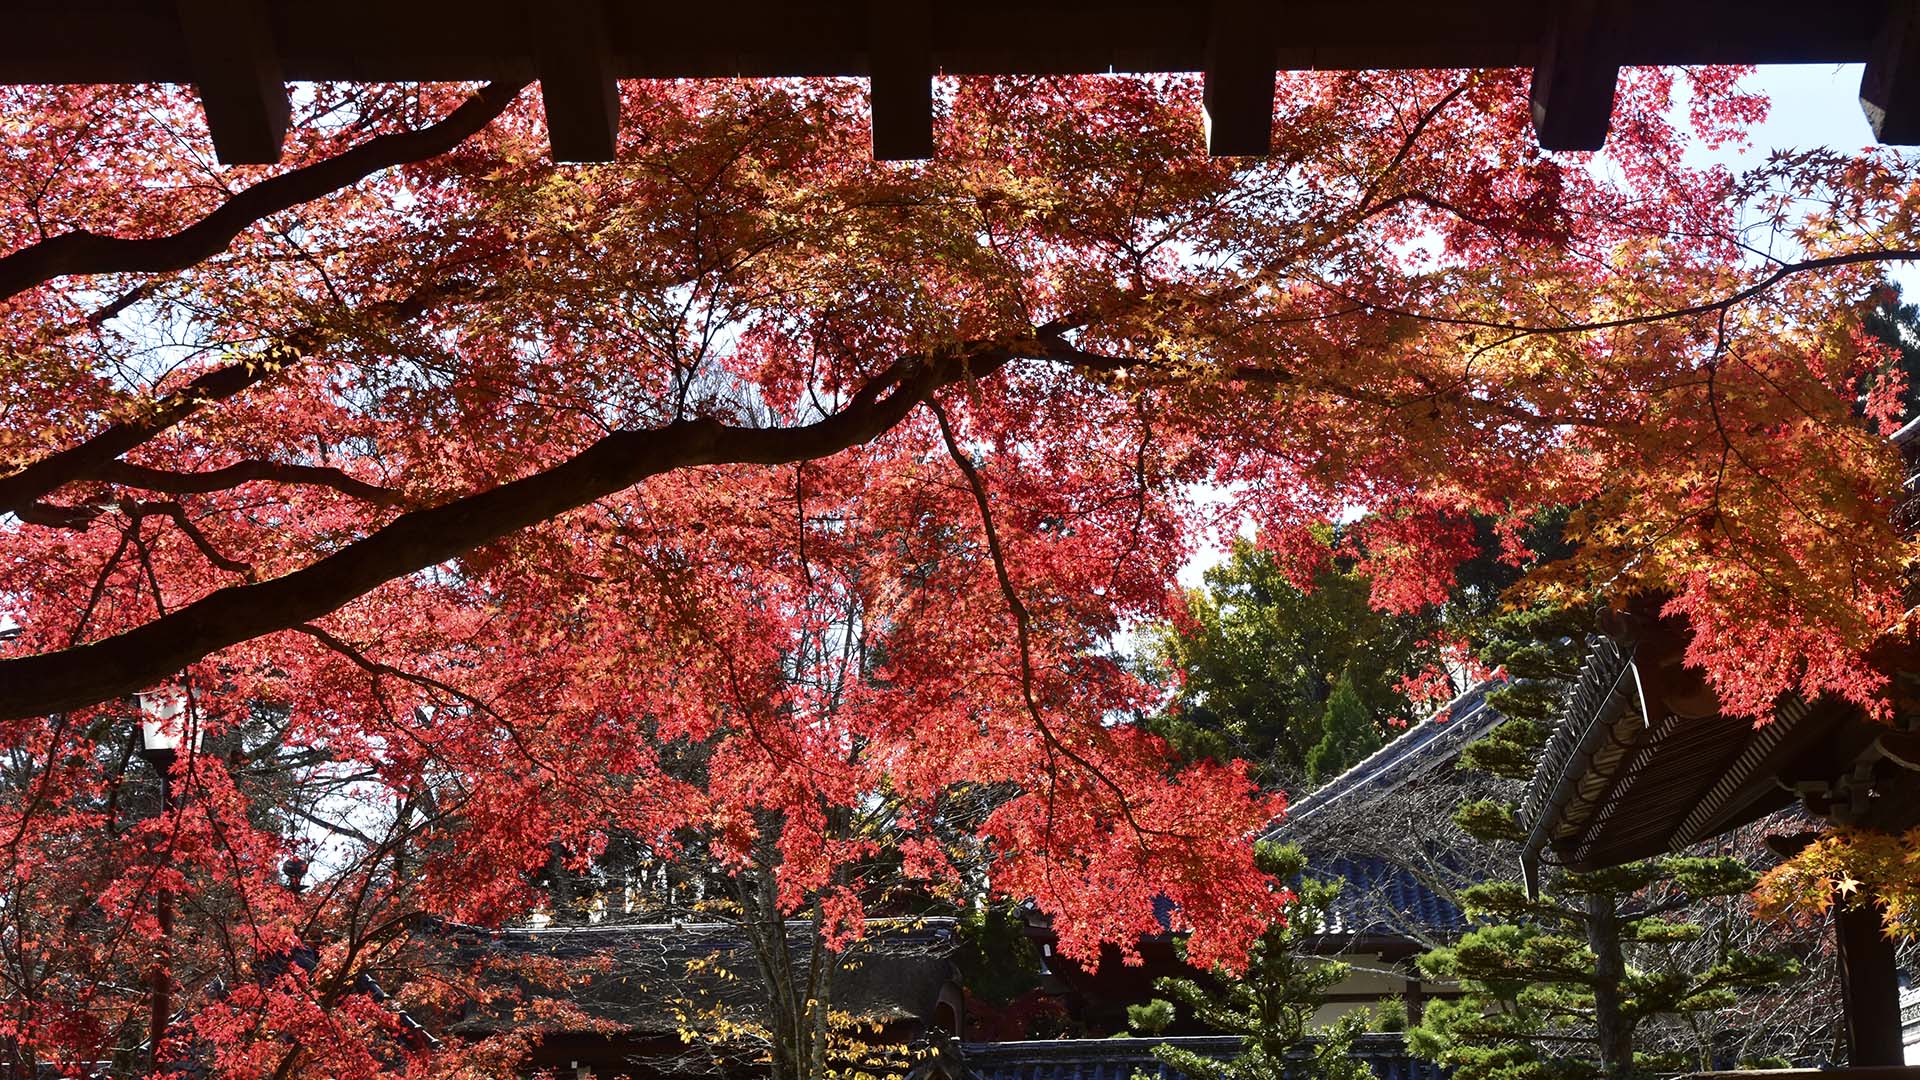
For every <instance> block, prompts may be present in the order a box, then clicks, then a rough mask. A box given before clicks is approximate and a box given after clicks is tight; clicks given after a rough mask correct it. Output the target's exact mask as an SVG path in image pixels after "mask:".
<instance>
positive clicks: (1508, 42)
mask: <svg viewBox="0 0 1920 1080" xmlns="http://www.w3.org/2000/svg"><path fill="white" fill-rule="evenodd" d="M6 15H7V32H6V33H5V34H0V82H6V83H15V84H25V83H143V82H171V83H192V84H194V85H195V86H196V87H197V88H198V90H199V93H200V97H201V101H202V103H203V104H204V106H205V109H206V113H207V120H208V125H209V128H210V130H211V132H212V135H213V140H214V145H215V147H216V148H217V150H218V152H219V154H220V157H221V159H222V160H224V161H226V162H228V163H245V162H270V161H275V160H277V159H278V157H279V154H280V148H281V144H282V142H283V141H284V139H285V136H286V128H287V122H288V114H289V105H288V98H287V91H286V86H285V84H286V83H287V82H288V81H335V80H347V81H356V80H357V81H393V82H405V81H468V80H472V81H481V80H494V79H500V80H523V79H537V80H539V81H540V83H541V91H542V97H543V99H544V101H545V106H546V110H547V118H548V126H549V128H550V130H551V136H552V143H553V152H554V156H555V157H556V158H558V159H561V160H573V161H604V160H609V159H611V158H612V157H613V155H614V147H615V144H616V139H615V134H616V132H617V131H618V128H619V123H620V116H619V96H618V94H617V93H616V89H615V84H616V80H618V79H622V78H633V79H639V78H644V79H666V78H713V77H766V78H777V77H806V76H846V77H856V78H858V77H864V78H867V79H870V80H871V92H872V114H873V147H874V153H875V154H876V156H878V157H881V158H921V157H927V156H930V155H931V154H932V152H933V123H932V116H933V108H934V99H933V88H932V81H933V79H934V78H935V77H937V76H941V75H1066V74H1099V73H1105V72H1139V73H1155V72H1203V73H1204V74H1205V79H1206V82H1205V99H1206V107H1207V140H1208V145H1209V148H1210V149H1211V150H1212V152H1214V153H1216V154H1264V153H1266V152H1267V149H1268V145H1269V139H1270V130H1271V123H1272V114H1273V94H1274V74H1275V72H1276V71H1279V70H1303V69H1321V70H1364V69H1378V68H1397V69H1412V68H1531V69H1533V73H1534V77H1533V82H1532V89H1531V93H1530V98H1531V105H1532V109H1533V115H1534V119H1535V125H1536V128H1537V129H1538V132H1539V136H1540V141H1541V144H1542V145H1543V146H1545V147H1546V148H1547V149H1550V150H1591V149H1597V148H1598V147H1599V146H1600V145H1601V143H1602V141H1603V140H1604V139H1605V138H1606V132H1607V125H1608V122H1609V118H1610V114H1611V112H1612V108H1613V98H1614V86H1615V80H1616V77H1617V75H1618V73H1619V70H1620V68H1621V67H1624V66H1634V65H1673V64H1765V63H1773V64H1779V63H1823V64H1846V63H1861V62H1864V63H1865V64H1866V73H1865V76H1864V78H1863V81H1862V85H1861V90H1860V96H1861V100H1862V103H1863V105H1864V106H1865V108H1866V111H1867V114H1868V118H1869V120H1870V122H1871V123H1872V125H1873V128H1874V131H1875V133H1876V134H1877V135H1878V136H1879V137H1880V138H1881V139H1882V140H1884V141H1887V142H1893V143H1914V142H1920V10H1916V8H1915V6H1914V5H1913V4H1911V3H1907V2H1905V0H1826V2H1824V3H1819V4H1809V3H1804V2H1801V0H1685V2H1684V3H1676V2H1672V0H1546V2H1542V0H1447V2H1445V3H1436V2H1434V0H1289V2H1287V3H1284V4H1282V3H1277V2H1272V0H973V2H969V3H936V2H934V0H721V2H718V3H707V4H680V3H663V2H660V0H538V2H530V0H326V2H315V0H14V2H12V3H9V4H7V6H6Z"/></svg>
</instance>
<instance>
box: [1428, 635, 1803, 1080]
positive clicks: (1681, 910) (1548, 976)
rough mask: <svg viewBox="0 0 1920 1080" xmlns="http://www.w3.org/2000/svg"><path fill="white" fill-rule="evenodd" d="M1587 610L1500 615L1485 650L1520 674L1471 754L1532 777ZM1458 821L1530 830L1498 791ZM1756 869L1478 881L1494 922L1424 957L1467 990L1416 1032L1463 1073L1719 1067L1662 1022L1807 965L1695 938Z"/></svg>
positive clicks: (1732, 865)
mask: <svg viewBox="0 0 1920 1080" xmlns="http://www.w3.org/2000/svg"><path fill="white" fill-rule="evenodd" d="M1580 623H1581V616H1580V613H1578V612H1570V611H1543V610H1530V611H1520V612H1514V613H1509V614H1508V615H1506V616H1504V617H1501V618H1497V619H1493V620H1490V621H1489V623H1488V624H1487V626H1486V627H1485V630H1486V637H1485V639H1484V640H1483V643H1482V644H1483V646H1484V648H1485V650H1486V655H1487V656H1488V658H1489V659H1491V660H1493V661H1495V662H1497V663H1501V664H1503V665H1505V666H1506V668H1507V670H1508V672H1509V674H1510V675H1512V676H1514V677H1515V679H1516V680H1517V681H1516V682H1515V684H1514V685H1513V686H1512V687H1511V688H1509V689H1507V690H1504V691H1501V692H1499V694H1498V695H1497V700H1496V701H1495V704H1496V707H1498V708H1500V709H1501V710H1502V711H1503V712H1505V713H1507V715H1508V716H1509V717H1510V719H1509V720H1508V721H1507V722H1506V723H1505V724H1503V725H1502V726H1500V727H1498V728H1496V729H1495V730H1494V731H1493V732H1492V733H1491V734H1490V735H1489V736H1488V737H1486V738H1485V739H1483V740H1482V741H1481V742H1479V743H1477V744H1475V745H1474V746H1471V747H1469V748H1468V750H1467V751H1466V753H1465V754H1464V755H1463V756H1462V762H1461V764H1462V767H1463V768H1474V769H1480V770H1483V771H1486V772H1490V773H1493V774H1494V775H1496V776H1501V777H1505V778H1508V779H1511V780H1514V781H1521V780H1525V779H1527V778H1529V777H1531V776H1532V774H1533V770H1534V767H1535V764H1536V762H1537V761H1538V757H1539V753H1540V751H1541V749H1542V748H1543V747H1544V745H1545V743H1546V739H1547V733H1548V731H1549V720H1550V718H1551V717H1552V715H1553V712H1554V710H1555V709H1556V708H1557V703H1558V700H1559V687H1560V686H1562V685H1564V683H1565V682H1566V680H1567V679H1569V678H1571V677H1572V675H1573V674H1574V673H1575V672H1576V671H1577V665H1578V658H1579V655H1580V651H1581V642H1582V636H1581V635H1580V634H1578V633H1577V632H1574V631H1577V629H1578V627H1579V625H1580ZM1455 819H1456V820H1457V821H1458V822H1459V823H1460V825H1461V827H1462V828H1464V829H1465V830H1467V832H1469V833H1470V834H1472V835H1473V836H1475V837H1476V838H1478V839H1480V840H1482V841H1483V842H1486V843H1512V842H1517V841H1519V840H1520V839H1521V838H1522V836H1521V829H1520V826H1519V823H1518V821H1517V819H1516V817H1515V811H1514V807H1513V806H1512V805H1511V804H1508V803H1503V802H1500V801H1498V800H1483V801H1477V802H1471V803H1468V804H1465V805H1463V806H1462V807H1460V810H1459V812H1458V813H1457V814H1456V818H1455ZM1755 880H1756V875H1755V874H1754V872H1753V871H1752V870H1750V869H1749V868H1748V867H1746V866H1745V865H1743V864H1742V863H1740V862H1739V861H1738V860H1735V859H1731V858H1724V857H1717V858H1693V857H1682V856H1667V857H1662V858H1657V859H1649V860H1645V861H1641V862H1636V863H1630V864H1628V865H1625V866H1619V867H1612V868H1608V869H1602V870H1597V871H1594V872H1591V873H1574V872H1571V871H1564V872H1559V873H1554V874H1551V875H1549V877H1548V879H1547V882H1546V885H1545V888H1543V890H1542V892H1541V895H1539V896H1537V897H1534V896H1529V895H1528V894H1527V891H1526V889H1525V888H1524V887H1523V886H1522V885H1521V884H1520V883H1518V882H1514V881H1489V882H1484V883H1482V884H1479V885H1475V886H1473V887H1471V888H1469V889H1467V890H1466V891H1465V893H1464V899H1465V905H1466V908H1467V911H1468V914H1469V915H1470V916H1472V917H1474V918H1475V919H1478V920H1480V921H1481V925H1480V926H1478V928H1476V929H1474V930H1472V931H1470V932H1469V933H1467V934H1466V935H1464V936H1463V937H1462V938H1461V939H1460V940H1459V941H1458V942H1457V943H1456V944H1454V945H1453V946H1451V947H1448V948H1442V949H1436V950H1434V951H1432V952H1430V953H1428V954H1427V955H1426V956H1424V957H1422V958H1421V961H1420V967H1421V970H1422V972H1423V973H1425V974H1426V975H1427V977H1429V978H1431V979H1434V980H1436V981H1442V982H1450V983H1454V984H1456V985H1458V986H1459V987H1460V988H1461V989H1462V990H1464V991H1465V995H1464V996H1462V997H1460V998H1457V999H1454V1000H1450V1001H1436V1002H1434V1003H1432V1004H1430V1005H1429V1006H1428V1007H1427V1009H1426V1011H1425V1014H1424V1015H1423V1016H1422V1018H1421V1022H1420V1023H1419V1024H1418V1025H1416V1026H1415V1027H1414V1028H1413V1029H1412V1030H1411V1031H1410V1032H1409V1038H1408V1042H1409V1045H1410V1047H1411V1048H1412V1049H1413V1050H1414V1052H1415V1053H1417V1054H1420V1055H1421V1056H1424V1057H1427V1058H1430V1059H1432V1060H1434V1061H1437V1062H1439V1063H1440V1064H1442V1065H1446V1066H1449V1067H1451V1068H1453V1069H1454V1070H1455V1073H1454V1075H1455V1076H1456V1077H1457V1078H1458V1080H1494V1078H1499V1080H1535V1078H1542V1080H1544V1078H1559V1077H1595V1076H1599V1077H1607V1078H1608V1080H1619V1078H1623V1077H1628V1076H1632V1075H1635V1074H1636V1073H1639V1072H1644V1071H1649V1070H1672V1069H1678V1068H1684V1067H1689V1066H1693V1067H1711V1065H1712V1064H1713V1063H1712V1062H1711V1061H1700V1060H1698V1058H1697V1056H1696V1057H1695V1058H1694V1060H1686V1055H1683V1054H1681V1053H1680V1052H1679V1051H1678V1050H1677V1049H1675V1045H1674V1044H1673V1043H1672V1041H1671V1040H1668V1041H1667V1043H1666V1044H1665V1045H1663V1046H1662V1045H1656V1044H1657V1043H1658V1042H1659V1040H1656V1039H1654V1038H1651V1037H1650V1036H1652V1035H1653V1034H1654V1032H1655V1031H1656V1029H1658V1028H1659V1027H1660V1026H1661V1025H1667V1026H1668V1027H1678V1026H1680V1025H1681V1024H1682V1023H1684V1022H1685V1021H1688V1020H1697V1019H1698V1018H1700V1017H1702V1016H1704V1015H1706V1014H1711V1013H1714V1012H1716V1011H1718V1010H1722V1009H1726V1008H1729V1007H1730V1006H1732V1005H1734V1004H1735V1003H1736V1001H1737V1000H1738V994H1739V993H1740V992H1741V991H1742V990H1747V989H1757V988H1762V987H1768V986H1777V985H1779V984H1781V983H1783V982H1785V981H1788V980H1790V979H1792V978H1795V977H1797V976H1798V974H1799V968H1798V964H1797V963H1796V962H1795V961H1793V960H1790V959H1786V958H1782V957H1778V956H1773V955H1767V954H1761V953H1757V952H1750V951H1744V950H1741V949H1738V948H1734V947H1730V946H1728V945H1726V944H1725V943H1724V939H1722V941H1723V943H1722V945H1721V947H1720V948H1719V949H1718V950H1717V952H1716V954H1715V955H1714V956H1713V958H1712V959H1711V960H1710V961H1709V962H1706V963H1701V962H1700V961H1699V960H1698V950H1697V949H1687V948H1686V946H1688V945H1690V944H1691V943H1694V942H1696V941H1699V940H1700V939H1701V938H1702V935H1703V934H1704V933H1705V931H1704V930H1703V928H1702V927H1701V926H1700V925H1698V924H1697V923H1694V922H1691V921H1687V917H1688V916H1689V915H1690V914H1692V913H1695V912H1697V911H1698V910H1699V909H1700V908H1701V906H1702V905H1703V904H1705V903H1707V902H1710V901H1714V900H1716V899H1723V898H1729V897H1738V896H1742V895H1744V894H1745V893H1746V892H1748V891H1749V890H1750V889H1751V888H1752V887H1753V884H1754V882H1755Z"/></svg>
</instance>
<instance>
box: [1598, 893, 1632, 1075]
mask: <svg viewBox="0 0 1920 1080" xmlns="http://www.w3.org/2000/svg"><path fill="white" fill-rule="evenodd" d="M1587 946H1588V947H1589V948H1591V949H1592V950H1593V961H1594V963H1593V976H1594V978H1593V1024H1594V1042H1595V1044H1596V1047H1597V1049H1598V1051H1599V1054H1600V1069H1601V1073H1602V1075H1604V1076H1606V1077H1608V1078H1609V1080H1626V1078H1627V1077H1630V1076H1632V1075H1633V1026H1632V1025H1631V1024H1630V1023H1629V1022H1628V1021H1627V1018H1626V1016H1625V1015H1624V1014H1623V1013H1622V1011H1621V1005H1622V1003H1623V1001H1624V997H1625V995H1624V994H1623V993H1622V990H1621V984H1622V983H1623V982H1625V980H1626V977H1627V962H1626V957H1625V956H1623V955H1622V954H1621V951H1620V919H1619V914H1618V912H1617V911H1616V909H1615V907H1614V899H1613V897H1611V896H1606V895H1601V894H1595V895H1592V896H1589V897H1587Z"/></svg>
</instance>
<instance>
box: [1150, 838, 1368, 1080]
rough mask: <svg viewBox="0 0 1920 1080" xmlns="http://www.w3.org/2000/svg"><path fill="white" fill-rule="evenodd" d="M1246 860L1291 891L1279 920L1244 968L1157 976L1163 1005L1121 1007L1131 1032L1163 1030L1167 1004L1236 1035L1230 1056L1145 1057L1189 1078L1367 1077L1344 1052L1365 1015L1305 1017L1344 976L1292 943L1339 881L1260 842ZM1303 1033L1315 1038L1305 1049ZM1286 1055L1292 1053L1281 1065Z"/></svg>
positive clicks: (1311, 927) (1290, 849)
mask: <svg viewBox="0 0 1920 1080" xmlns="http://www.w3.org/2000/svg"><path fill="white" fill-rule="evenodd" d="M1255 858H1256V859H1257V860H1258V861H1259V864H1260V868H1261V869H1262V870H1265V871H1267V872H1268V873H1270V874H1272V875H1273V876H1274V877H1275V878H1277V879H1279V880H1282V881H1297V882H1298V884H1297V885H1296V886H1294V893H1293V897H1292V898H1291V899H1290V900H1288V901H1287V903H1286V905H1285V907H1284V908H1283V910H1282V917H1281V919H1280V920H1278V921H1276V922H1275V923H1274V924H1273V925H1272V926H1270V927H1268V928H1267V930H1266V932H1265V933H1263V934H1261V935H1260V939H1259V941H1257V942H1256V943H1255V944H1254V946H1253V950H1252V952H1251V953H1249V955H1248V958H1247V969H1246V971H1245V972H1244V973H1242V974H1238V975H1235V974H1232V973H1230V972H1226V971H1221V970H1216V971H1215V972H1214V973H1213V975H1214V979H1213V982H1212V984H1207V983H1202V982H1201V981H1199V980H1196V979H1187V978H1176V977H1166V978H1161V979H1158V980H1156V981H1155V983H1154V987H1155V989H1157V990H1158V991H1159V992H1160V993H1162V994H1165V995H1166V996H1167V998H1169V999H1171V1001H1170V1002H1167V1001H1156V1002H1155V1003H1154V1004H1152V1005H1150V1006H1148V1007H1146V1008H1141V1009H1130V1010H1128V1012H1129V1017H1130V1019H1134V1020H1135V1021H1136V1023H1135V1026H1136V1029H1138V1030H1143V1031H1148V1030H1164V1029H1165V1027H1166V1026H1167V1024H1168V1023H1169V1022H1171V1020H1172V1015H1173V1011H1172V1009H1171V1008H1168V1007H1167V1006H1168V1005H1169V1004H1177V1005H1179V1006H1181V1007H1183V1008H1185V1009H1186V1010H1188V1011H1189V1012H1191V1013H1192V1014H1193V1016H1194V1018H1195V1019H1197V1020H1199V1021H1200V1022H1201V1023H1203V1024H1205V1025H1206V1026H1207V1027H1209V1028H1212V1029H1213V1030H1215V1031H1218V1032H1221V1033H1223V1034H1228V1035H1238V1036H1239V1037H1240V1052H1239V1053H1238V1054H1236V1055H1234V1056H1233V1057H1231V1058H1228V1059H1226V1060H1224V1061H1223V1060H1216V1059H1214V1058H1210V1057H1207V1056H1205V1055H1202V1054H1197V1053H1194V1052H1193V1051H1191V1050H1187V1049H1184V1048H1181V1047H1177V1046H1166V1045H1162V1046H1157V1047H1155V1048H1154V1054H1155V1056H1157V1057H1158V1058H1159V1059H1160V1060H1161V1061H1163V1062H1165V1063H1166V1064H1167V1065H1168V1066H1170V1067H1172V1068H1173V1069H1175V1070H1177V1071H1178V1072H1180V1073H1182V1074H1183V1075H1185V1076H1187V1077H1189V1078H1190V1080H1283V1078H1285V1080H1372V1078H1373V1072H1372V1070H1371V1069H1370V1068H1369V1067H1368V1066H1367V1065H1366V1063H1364V1062H1362V1061H1359V1060H1358V1059H1355V1058H1354V1057H1352V1056H1351V1054H1350V1051H1351V1050H1352V1047H1353V1041H1354V1039H1355V1038H1356V1037H1357V1036H1359V1035H1360V1034H1361V1033H1362V1032H1364V1031H1365V1030H1366V1026H1367V1020H1368V1014H1367V1013H1366V1012H1364V1011H1355V1012H1351V1013H1348V1014H1347V1015H1345V1016H1343V1017H1341V1018H1340V1019H1339V1020H1338V1021H1336V1022H1335V1023H1334V1024H1333V1026H1332V1027H1331V1028H1328V1029H1326V1030H1323V1031H1320V1032H1314V1031H1313V1030H1312V1023H1313V1014H1314V1012H1315V1011H1316V1010H1318V1009H1319V1008H1320V1006H1322V1005H1324V1004H1326V1001H1327V993H1328V991H1330V990H1331V989H1332V988H1333V987H1334V986H1335V985H1337V984H1338V983H1339V982H1340V981H1341V980H1342V979H1344V978H1346V977H1347V971H1348V966H1347V965H1346V964H1344V963H1341V962H1339V961H1335V960H1327V959H1324V958H1322V957H1318V956H1313V955H1311V954H1309V953H1308V952H1306V951H1305V950H1304V949H1303V948H1302V945H1303V943H1304V939H1305V938H1306V937H1308V936H1309V935H1312V934H1314V933H1316V932H1318V930H1319V928H1320V927H1321V926H1322V925H1323V924H1324V922H1325V920H1326V918H1327V914H1328V912H1329V911H1330V910H1331V908H1332V906H1333V899H1334V897H1335V895H1336V894H1337V893H1338V892H1339V888H1340V884H1339V882H1335V881H1321V880H1317V879H1314V878H1310V877H1307V876H1305V873H1304V872H1305V870H1306V857H1305V856H1304V855H1302V854H1301V851H1300V849H1299V848H1298V847H1296V846H1294V845H1292V844H1277V843H1273V842H1271V841H1262V842H1261V843H1260V845H1259V848H1258V849H1257V851H1256V853H1255ZM1155 1025H1157V1027H1156V1026H1155ZM1309 1035H1313V1036H1315V1038H1314V1039H1313V1041H1312V1042H1311V1043H1309V1042H1308V1041H1307V1040H1308V1037H1309ZM1290 1052H1291V1053H1294V1054H1296V1055H1299V1056H1295V1057H1293V1058H1292V1059H1289V1056H1288V1055H1289V1053H1290Z"/></svg>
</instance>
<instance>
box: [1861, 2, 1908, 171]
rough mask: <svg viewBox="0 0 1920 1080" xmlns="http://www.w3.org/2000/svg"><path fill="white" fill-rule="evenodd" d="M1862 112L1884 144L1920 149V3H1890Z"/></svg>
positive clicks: (1870, 60) (1867, 75)
mask: <svg viewBox="0 0 1920 1080" xmlns="http://www.w3.org/2000/svg"><path fill="white" fill-rule="evenodd" d="M1860 108H1861V109H1863V110H1864V111H1865V112H1866V114H1867V123H1869V124H1871V125H1873V134H1874V137H1875V138H1878V139H1879V140H1880V141H1881V142H1883V143H1894V144H1897V145H1902V146H1911V145H1913V144H1915V143H1920V0H1888V3H1887V10H1886V14H1885V15H1884V16H1883V17H1882V18H1881V21H1880V29H1879V33H1878V34H1876V35H1875V37H1874V41H1873V51H1872V52H1871V53H1869V54H1868V55H1867V69H1866V71H1865V72H1863V73H1862V74H1861V76H1860Z"/></svg>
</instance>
